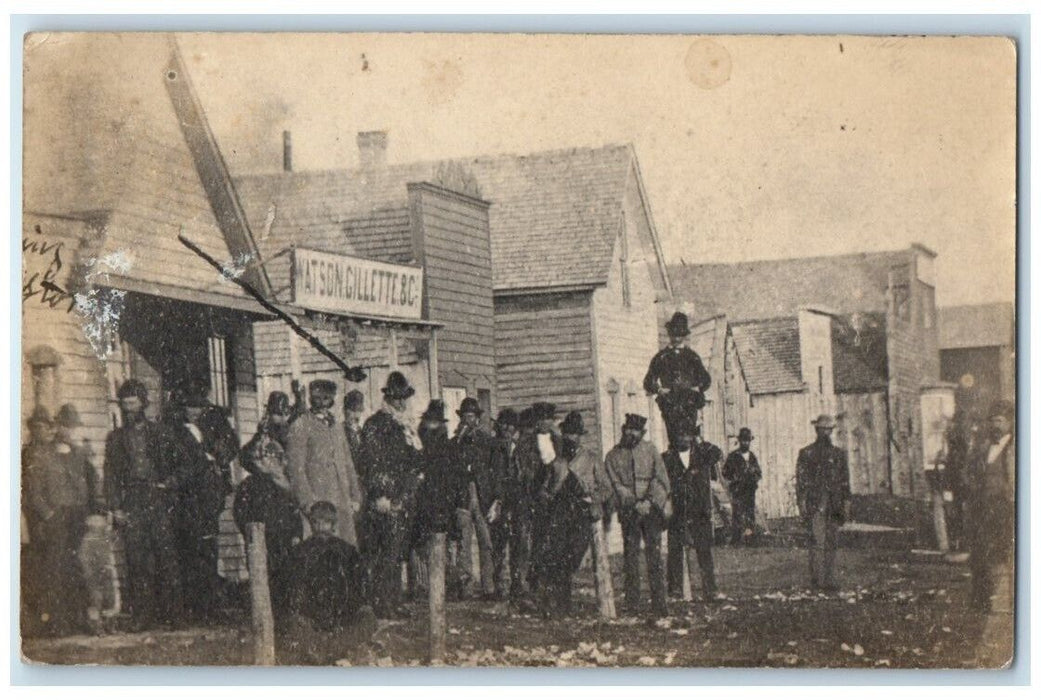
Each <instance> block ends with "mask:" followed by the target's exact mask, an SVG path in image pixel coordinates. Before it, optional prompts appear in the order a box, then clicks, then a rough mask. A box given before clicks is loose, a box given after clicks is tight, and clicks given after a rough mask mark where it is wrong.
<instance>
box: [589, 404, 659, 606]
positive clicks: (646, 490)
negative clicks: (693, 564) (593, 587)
mask: <svg viewBox="0 0 1041 700" xmlns="http://www.w3.org/2000/svg"><path fill="white" fill-rule="evenodd" d="M646 430H647V419H646V418H645V417H643V416H638V415H634V414H626V416H625V424H624V425H622V439H621V440H620V441H619V443H618V445H616V446H615V447H613V448H612V449H611V451H610V452H608V453H607V457H606V459H605V460H604V470H605V471H606V472H607V478H608V480H609V481H610V482H611V487H612V488H613V489H614V496H615V503H616V505H617V507H618V520H619V522H620V523H621V525H622V542H623V546H624V555H623V557H624V560H625V606H626V608H628V611H629V612H630V613H631V614H635V613H636V612H637V610H638V608H639V604H640V544H641V543H643V547H644V554H645V556H646V558H647V578H648V579H650V584H651V605H652V608H653V613H654V616H655V617H668V614H669V610H668V606H667V604H666V602H665V572H664V570H663V569H662V565H661V533H662V531H663V530H664V529H665V522H666V520H667V517H668V516H670V515H671V514H672V513H671V510H672V507H671V502H670V500H669V476H668V473H667V472H666V470H665V463H664V462H663V461H662V456H661V455H660V454H659V453H658V451H657V450H656V449H655V448H654V446H653V445H651V443H649V442H647V441H645V440H644V439H643V438H644V435H645V433H646Z"/></svg>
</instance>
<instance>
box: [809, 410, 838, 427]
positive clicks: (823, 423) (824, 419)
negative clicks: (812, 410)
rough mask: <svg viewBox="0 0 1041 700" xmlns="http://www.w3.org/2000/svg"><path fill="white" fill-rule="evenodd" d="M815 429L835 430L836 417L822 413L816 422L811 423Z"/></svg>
mask: <svg viewBox="0 0 1041 700" xmlns="http://www.w3.org/2000/svg"><path fill="white" fill-rule="evenodd" d="M810 423H812V424H813V426H814V427H815V428H834V427H835V416H833V415H831V414H830V413H822V414H820V415H819V416H817V419H816V420H812V421H810Z"/></svg>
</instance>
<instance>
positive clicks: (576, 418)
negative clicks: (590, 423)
mask: <svg viewBox="0 0 1041 700" xmlns="http://www.w3.org/2000/svg"><path fill="white" fill-rule="evenodd" d="M560 432H561V433H562V434H564V435H585V434H586V426H585V422H584V421H583V420H582V414H581V413H579V412H578V411H572V412H571V413H569V414H567V415H566V416H564V420H562V421H561V422H560Z"/></svg>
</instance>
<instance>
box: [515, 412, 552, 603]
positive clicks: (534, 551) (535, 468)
mask: <svg viewBox="0 0 1041 700" xmlns="http://www.w3.org/2000/svg"><path fill="white" fill-rule="evenodd" d="M526 410H529V411H530V416H531V418H530V420H531V428H530V431H528V432H526V433H525V434H524V435H523V436H522V437H521V439H520V440H519V441H518V443H517V451H518V455H517V473H516V474H513V475H511V476H510V479H509V482H508V483H509V487H508V489H509V496H508V497H507V500H508V502H509V509H510V523H511V527H512V528H513V531H514V534H513V536H512V538H511V540H510V549H511V554H510V569H511V578H512V579H513V581H512V585H511V589H510V595H511V597H512V598H513V599H514V600H515V601H517V602H518V604H519V605H520V606H521V607H522V608H523V609H524V610H525V611H528V612H530V611H533V610H534V602H533V601H532V600H531V592H532V591H533V590H534V589H535V588H536V587H537V586H538V576H539V567H538V565H537V562H539V561H542V560H544V559H545V557H543V556H542V555H541V550H542V548H543V547H544V546H545V543H546V532H547V530H548V522H549V518H548V512H547V507H548V504H547V503H545V502H543V501H542V500H540V499H539V498H538V494H539V489H540V487H541V485H542V484H543V483H544V482H545V481H546V478H547V472H548V470H549V468H550V465H551V464H553V461H554V460H556V458H557V455H558V454H560V451H561V438H560V433H558V432H557V425H556V423H555V422H554V418H555V416H556V411H557V407H556V406H554V405H553V404H551V403H547V402H545V401H539V402H536V403H535V404H534V405H532V407H531V408H530V409H526ZM525 425H527V421H525ZM525 430H528V429H527V428H525Z"/></svg>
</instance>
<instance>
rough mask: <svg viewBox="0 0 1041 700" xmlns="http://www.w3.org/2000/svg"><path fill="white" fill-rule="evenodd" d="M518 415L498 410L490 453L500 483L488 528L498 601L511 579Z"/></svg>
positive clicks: (517, 469) (518, 466)
mask: <svg viewBox="0 0 1041 700" xmlns="http://www.w3.org/2000/svg"><path fill="white" fill-rule="evenodd" d="M519 422H520V418H519V416H518V415H517V412H516V411H514V410H513V409H512V408H504V409H502V410H501V411H499V415H498V416H497V417H496V419H495V434H496V435H495V436H496V441H495V446H494V449H493V452H492V467H491V472H492V475H493V476H492V478H493V479H495V481H496V482H497V483H498V484H499V491H500V494H501V500H499V501H497V502H498V503H499V506H498V507H497V508H496V507H495V506H494V505H493V510H494V512H493V513H491V515H493V516H494V517H490V518H489V521H488V527H489V529H490V530H491V538H492V564H493V566H494V569H495V589H496V590H495V594H496V598H497V599H498V600H504V599H505V598H506V597H507V596H508V595H509V586H510V582H509V580H508V579H507V571H506V551H507V547H508V546H509V541H510V531H511V530H510V528H511V522H510V509H509V506H508V500H509V497H510V487H509V484H510V481H511V478H512V475H515V474H517V473H518V472H519V470H520V464H519V461H518V457H519V452H518V451H517V441H518V439H519V437H520V430H519V427H518V423H519Z"/></svg>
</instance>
